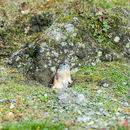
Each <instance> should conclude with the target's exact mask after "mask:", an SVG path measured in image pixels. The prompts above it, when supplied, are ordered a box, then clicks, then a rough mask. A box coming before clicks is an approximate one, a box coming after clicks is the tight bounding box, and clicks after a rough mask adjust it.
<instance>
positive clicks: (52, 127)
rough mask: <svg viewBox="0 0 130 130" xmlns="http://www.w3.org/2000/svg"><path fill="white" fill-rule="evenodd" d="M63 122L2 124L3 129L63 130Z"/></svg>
mask: <svg viewBox="0 0 130 130" xmlns="http://www.w3.org/2000/svg"><path fill="white" fill-rule="evenodd" d="M64 128H65V124H64V123H60V122H59V123H51V122H44V121H40V122H33V121H30V122H20V123H9V124H5V125H4V126H3V130H63V129H64Z"/></svg>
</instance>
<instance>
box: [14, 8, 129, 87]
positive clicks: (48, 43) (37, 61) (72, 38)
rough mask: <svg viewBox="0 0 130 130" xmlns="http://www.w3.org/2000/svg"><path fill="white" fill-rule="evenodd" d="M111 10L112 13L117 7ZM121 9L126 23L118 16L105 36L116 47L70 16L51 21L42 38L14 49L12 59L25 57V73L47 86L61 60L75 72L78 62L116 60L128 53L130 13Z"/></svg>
mask: <svg viewBox="0 0 130 130" xmlns="http://www.w3.org/2000/svg"><path fill="white" fill-rule="evenodd" d="M119 9H120V8H119ZM121 9H122V8H121ZM121 9H120V10H121ZM112 11H113V14H114V13H115V14H116V12H117V9H113V10H112ZM123 11H124V14H125V15H124V16H122V15H121V16H122V17H121V18H125V19H127V20H128V22H127V24H124V23H123V20H124V19H120V18H118V19H117V20H120V21H119V22H118V25H117V26H116V27H115V28H114V29H111V30H110V31H109V35H110V37H109V39H110V40H111V41H113V44H115V47H116V48H111V46H109V45H107V46H106V45H105V44H101V43H99V41H98V40H97V39H96V38H95V37H94V36H93V35H92V33H91V32H90V31H89V28H88V27H87V26H88V25H87V24H84V23H86V22H82V21H83V20H82V18H81V17H73V18H72V19H68V20H65V21H64V22H59V21H58V20H57V21H55V22H54V23H53V24H52V25H51V26H50V27H49V28H48V29H47V30H46V31H45V33H44V34H43V36H42V37H43V40H42V41H41V40H36V42H35V43H33V44H30V45H27V46H26V47H24V48H23V49H22V50H19V51H18V52H16V53H14V54H13V56H12V63H13V64H14V63H15V64H16V65H18V66H20V64H23V63H24V62H23V61H25V60H23V59H27V60H26V61H27V65H26V67H25V70H26V74H27V77H29V78H33V79H35V80H37V81H39V82H40V83H42V84H44V85H45V86H49V85H50V84H51V83H52V79H53V76H54V74H55V72H56V70H57V67H58V66H59V64H61V63H62V62H69V63H70V65H71V68H72V72H75V71H77V68H78V66H87V65H95V63H97V62H101V61H113V60H119V59H121V58H122V57H123V56H127V57H129V54H130V53H129V52H130V41H129V39H130V30H129V29H130V27H129V25H130V24H129V21H130V16H129V14H130V13H129V10H126V9H124V8H123V9H122V13H123ZM120 12H121V11H120ZM100 14H101V13H100ZM100 14H99V15H100ZM92 17H94V16H92ZM114 18H115V17H114ZM112 20H116V19H112ZM90 24H91V23H90ZM121 29H122V30H121ZM19 61H20V62H19Z"/></svg>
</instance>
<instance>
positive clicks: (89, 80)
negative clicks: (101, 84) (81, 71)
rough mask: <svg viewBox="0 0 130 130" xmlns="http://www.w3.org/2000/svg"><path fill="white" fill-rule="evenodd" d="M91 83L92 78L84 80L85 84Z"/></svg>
mask: <svg viewBox="0 0 130 130" xmlns="http://www.w3.org/2000/svg"><path fill="white" fill-rule="evenodd" d="M92 81H93V79H92V78H88V79H86V80H85V82H92Z"/></svg>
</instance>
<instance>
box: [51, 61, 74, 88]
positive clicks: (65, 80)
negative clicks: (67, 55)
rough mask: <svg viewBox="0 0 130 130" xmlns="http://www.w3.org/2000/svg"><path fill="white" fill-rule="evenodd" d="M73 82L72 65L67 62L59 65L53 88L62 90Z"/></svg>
mask: <svg viewBox="0 0 130 130" xmlns="http://www.w3.org/2000/svg"><path fill="white" fill-rule="evenodd" d="M71 83H72V80H71V74H70V66H69V64H67V63H63V64H61V65H60V66H59V68H58V70H57V72H56V75H55V77H54V82H53V86H52V88H53V89H56V90H59V89H60V90H62V89H65V88H67V87H68V85H69V84H71Z"/></svg>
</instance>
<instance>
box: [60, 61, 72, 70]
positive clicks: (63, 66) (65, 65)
mask: <svg viewBox="0 0 130 130" xmlns="http://www.w3.org/2000/svg"><path fill="white" fill-rule="evenodd" d="M60 68H62V69H70V65H69V64H68V63H67V62H64V63H62V64H60Z"/></svg>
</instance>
